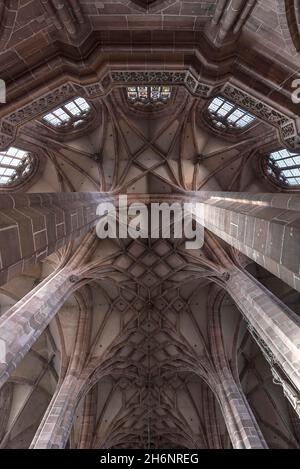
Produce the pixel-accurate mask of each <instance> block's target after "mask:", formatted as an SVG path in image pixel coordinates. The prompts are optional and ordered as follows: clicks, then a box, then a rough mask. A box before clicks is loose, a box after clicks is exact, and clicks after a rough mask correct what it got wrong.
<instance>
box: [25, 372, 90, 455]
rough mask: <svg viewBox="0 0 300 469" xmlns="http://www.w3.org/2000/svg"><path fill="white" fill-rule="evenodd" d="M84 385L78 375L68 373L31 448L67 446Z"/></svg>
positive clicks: (60, 447)
mask: <svg viewBox="0 0 300 469" xmlns="http://www.w3.org/2000/svg"><path fill="white" fill-rule="evenodd" d="M83 385H84V383H83V382H82V381H81V380H80V379H79V378H78V377H77V376H75V375H72V374H69V373H68V374H67V376H66V377H65V378H64V380H63V381H62V383H61V385H60V387H59V389H58V391H57V393H56V394H55V395H54V397H53V398H52V400H51V402H50V404H49V407H48V409H47V411H46V414H45V415H44V418H43V420H42V422H41V423H40V426H39V428H38V430H37V433H36V435H35V437H34V439H33V440H32V443H31V446H30V448H31V449H63V448H64V447H65V446H66V444H67V441H68V439H69V436H70V432H71V429H72V425H73V421H74V416H75V411H76V408H77V406H78V403H79V401H80V398H81V396H82V394H81V392H82V389H83Z"/></svg>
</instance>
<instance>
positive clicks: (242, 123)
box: [207, 96, 255, 130]
mask: <svg viewBox="0 0 300 469" xmlns="http://www.w3.org/2000/svg"><path fill="white" fill-rule="evenodd" d="M207 111H208V117H209V119H210V120H211V122H212V124H213V125H214V126H215V127H217V128H219V129H223V130H226V129H228V130H230V129H231V130H232V129H244V128H246V127H248V126H249V125H250V124H251V123H252V122H254V120H255V117H254V116H252V115H251V114H249V113H248V112H247V111H246V110H244V109H242V108H240V107H239V106H237V105H235V104H233V103H231V102H230V101H227V100H226V99H225V98H223V97H222V96H218V97H217V98H214V99H213V100H212V101H211V103H210V104H209V106H208V108H207Z"/></svg>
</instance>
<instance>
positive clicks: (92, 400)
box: [78, 386, 97, 449]
mask: <svg viewBox="0 0 300 469" xmlns="http://www.w3.org/2000/svg"><path fill="white" fill-rule="evenodd" d="M96 404H97V386H94V387H93V389H91V390H90V392H89V393H88V394H87V395H86V397H85V399H84V405H83V415H82V427H81V432H80V436H79V442H78V449H89V448H92V445H93V437H94V431H95V423H96V414H97V405H96Z"/></svg>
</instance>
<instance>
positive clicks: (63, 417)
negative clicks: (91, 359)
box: [30, 287, 92, 449]
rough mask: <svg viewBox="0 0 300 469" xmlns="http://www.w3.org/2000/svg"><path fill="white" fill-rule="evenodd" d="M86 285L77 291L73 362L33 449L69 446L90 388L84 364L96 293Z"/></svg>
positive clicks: (47, 412) (37, 433) (39, 429)
mask: <svg viewBox="0 0 300 469" xmlns="http://www.w3.org/2000/svg"><path fill="white" fill-rule="evenodd" d="M85 288H86V291H83V293H82V294H80V291H79V292H77V300H78V301H79V305H80V316H79V321H78V327H77V331H76V337H75V343H74V348H73V353H72V356H71V358H70V363H69V366H68V369H67V371H66V375H65V376H64V377H63V378H62V379H61V380H60V383H59V384H58V388H57V391H56V393H55V394H54V396H53V398H52V400H51V402H50V404H49V406H48V409H47V411H46V413H45V415H44V417H43V420H42V422H41V423H40V426H39V428H38V430H37V432H36V434H35V436H34V439H33V441H32V443H31V446H30V447H31V448H33V449H46V448H52V449H55V448H64V447H65V446H66V444H67V441H68V439H69V435H70V432H71V428H72V425H73V421H74V417H75V412H76V409H77V406H78V404H79V402H80V400H81V399H82V398H83V397H84V396H85V394H86V392H87V391H88V388H87V386H88V375H89V373H88V371H87V368H86V369H85V372H86V373H85V372H84V368H85V363H86V359H87V356H88V351H89V341H90V330H91V329H90V328H91V306H92V305H91V301H92V297H91V295H90V294H89V290H88V289H87V287H85Z"/></svg>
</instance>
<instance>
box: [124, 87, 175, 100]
mask: <svg viewBox="0 0 300 469" xmlns="http://www.w3.org/2000/svg"><path fill="white" fill-rule="evenodd" d="M170 97H171V87H170V86H166V85H155V86H129V87H128V88H127V98H128V100H129V101H130V102H132V103H136V102H140V103H143V104H149V103H159V102H160V103H166V102H167V101H168V100H169V99H170Z"/></svg>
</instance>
